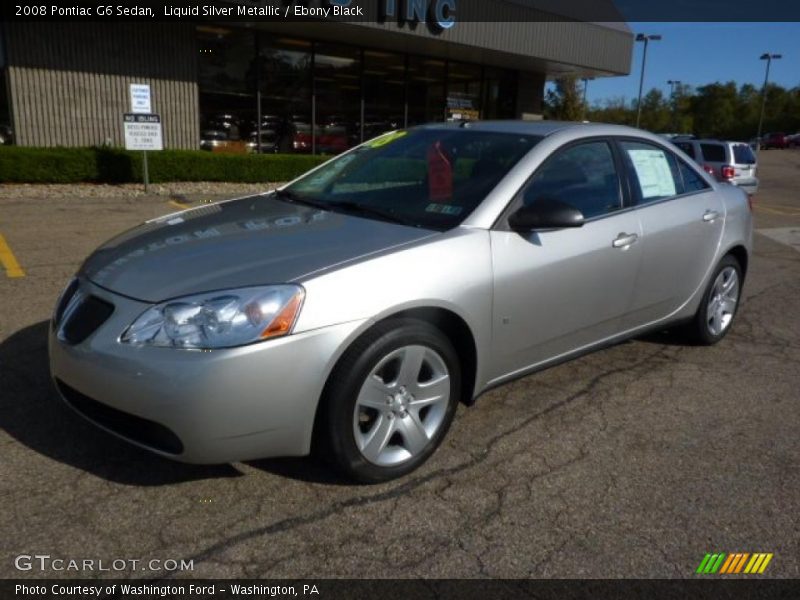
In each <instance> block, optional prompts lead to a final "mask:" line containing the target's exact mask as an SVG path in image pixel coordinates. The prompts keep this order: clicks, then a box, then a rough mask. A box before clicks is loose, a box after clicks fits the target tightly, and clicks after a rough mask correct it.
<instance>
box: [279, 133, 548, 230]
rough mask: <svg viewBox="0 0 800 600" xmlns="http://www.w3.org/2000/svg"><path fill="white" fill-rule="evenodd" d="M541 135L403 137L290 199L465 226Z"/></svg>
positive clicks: (321, 174)
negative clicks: (467, 219) (462, 223)
mask: <svg viewBox="0 0 800 600" xmlns="http://www.w3.org/2000/svg"><path fill="white" fill-rule="evenodd" d="M540 139H541V137H540V136H533V135H521V134H514V133H496V132H486V131H474V130H469V129H445V128H440V129H411V130H399V131H394V132H392V133H389V134H387V135H384V136H381V137H379V138H376V139H374V140H372V141H370V142H367V143H365V144H363V145H362V146H360V147H358V148H356V149H355V150H353V151H352V152H350V153H348V154H346V155H344V156H341V157H339V158H336V159H334V160H332V161H331V162H329V163H327V164H326V165H325V166H323V167H322V168H320V169H319V170H317V171H315V172H313V173H309V174H308V175H307V176H305V177H303V178H302V179H300V180H298V181H296V182H295V183H294V184H292V185H291V186H289V187H287V188H284V193H283V194H281V195H282V196H283V197H284V198H285V199H288V200H293V201H297V202H304V201H305V202H307V203H311V204H315V205H319V206H320V207H323V208H326V209H328V208H329V209H330V210H334V211H344V212H352V213H354V214H359V215H362V216H365V217H368V218H376V219H381V218H383V219H385V220H390V221H397V222H401V223H404V224H407V225H413V226H417V227H426V228H431V229H441V230H444V229H449V228H451V227H455V226H457V225H458V224H460V223H461V222H462V221H463V220H464V219H465V218H466V217H467V216H468V215H469V214H470V213H471V212H472V211H473V210H474V209H475V208H476V207H477V206H478V205H479V204H480V203H481V202H482V201H483V199H484V198H485V197H486V196H487V194H488V193H489V192H490V191H491V190H492V189H493V188H494V187H495V186H496V185H497V183H498V182H499V181H500V179H502V178H503V176H505V174H506V173H508V171H509V170H510V169H511V167H513V166H514V165H515V164H516V163H517V162H518V161H519V160H520V159H521V158H522V157H523V156H524V155H525V154H526V153H527V152H528V151H529V150H530V149H531V148H533V146H535V145H536V143H537V142H538V141H539V140H540Z"/></svg>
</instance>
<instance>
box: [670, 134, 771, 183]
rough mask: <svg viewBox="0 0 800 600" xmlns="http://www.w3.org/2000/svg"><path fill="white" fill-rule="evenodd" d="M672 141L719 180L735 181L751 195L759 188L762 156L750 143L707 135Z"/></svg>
mask: <svg viewBox="0 0 800 600" xmlns="http://www.w3.org/2000/svg"><path fill="white" fill-rule="evenodd" d="M672 143H673V144H675V145H676V146H677V147H678V148H680V149H681V150H683V151H684V152H685V153H686V154H687V155H688V156H689V158H691V159H692V160H694V161H695V162H696V163H697V164H699V165H700V166H701V167H702V168H703V170H704V171H706V173H709V174H710V175H712V176H713V177H714V178H715V179H716V180H717V181H721V182H725V183H732V184H733V185H736V186H739V187H740V188H742V189H743V190H744V191H746V192H747V193H748V194H750V195H754V194H755V193H756V192H758V177H756V171H757V170H758V160H757V159H756V155H755V154H754V153H753V150H752V148H751V147H750V145H749V144H746V143H744V142H730V141H721V140H706V139H698V140H694V139H693V140H684V139H680V140H673V141H672Z"/></svg>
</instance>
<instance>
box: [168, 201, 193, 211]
mask: <svg viewBox="0 0 800 600" xmlns="http://www.w3.org/2000/svg"><path fill="white" fill-rule="evenodd" d="M169 203H170V204H172V206H177V207H178V208H180V209H181V210H186V209H187V208H191V206H190V205H189V204H184V203H183V202H178V201H177V200H170V201H169Z"/></svg>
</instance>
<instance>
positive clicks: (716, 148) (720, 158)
mask: <svg viewBox="0 0 800 600" xmlns="http://www.w3.org/2000/svg"><path fill="white" fill-rule="evenodd" d="M700 150H701V151H702V152H703V160H705V161H708V162H718V163H724V162H727V159H726V158H725V146H723V145H722V144H700Z"/></svg>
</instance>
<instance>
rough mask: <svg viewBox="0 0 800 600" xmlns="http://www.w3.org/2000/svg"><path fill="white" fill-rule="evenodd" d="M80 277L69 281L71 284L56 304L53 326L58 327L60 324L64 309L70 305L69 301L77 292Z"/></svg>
mask: <svg viewBox="0 0 800 600" xmlns="http://www.w3.org/2000/svg"><path fill="white" fill-rule="evenodd" d="M79 285H80V284H79V283H78V278H77V277H76V278H75V279H73V280H72V281H70V282H69V285H68V286H67V287H66V289H65V290H64V292H63V293H62V294H61V297H60V298H59V299H58V304H56V311H55V312H54V313H53V327H54V328H55V327H57V326H58V324H59V323H60V322H61V317H63V316H64V311H65V310H66V309H67V306H68V305H69V301H70V300H72V297H73V296H74V295H75V292H77V291H78V286H79Z"/></svg>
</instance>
